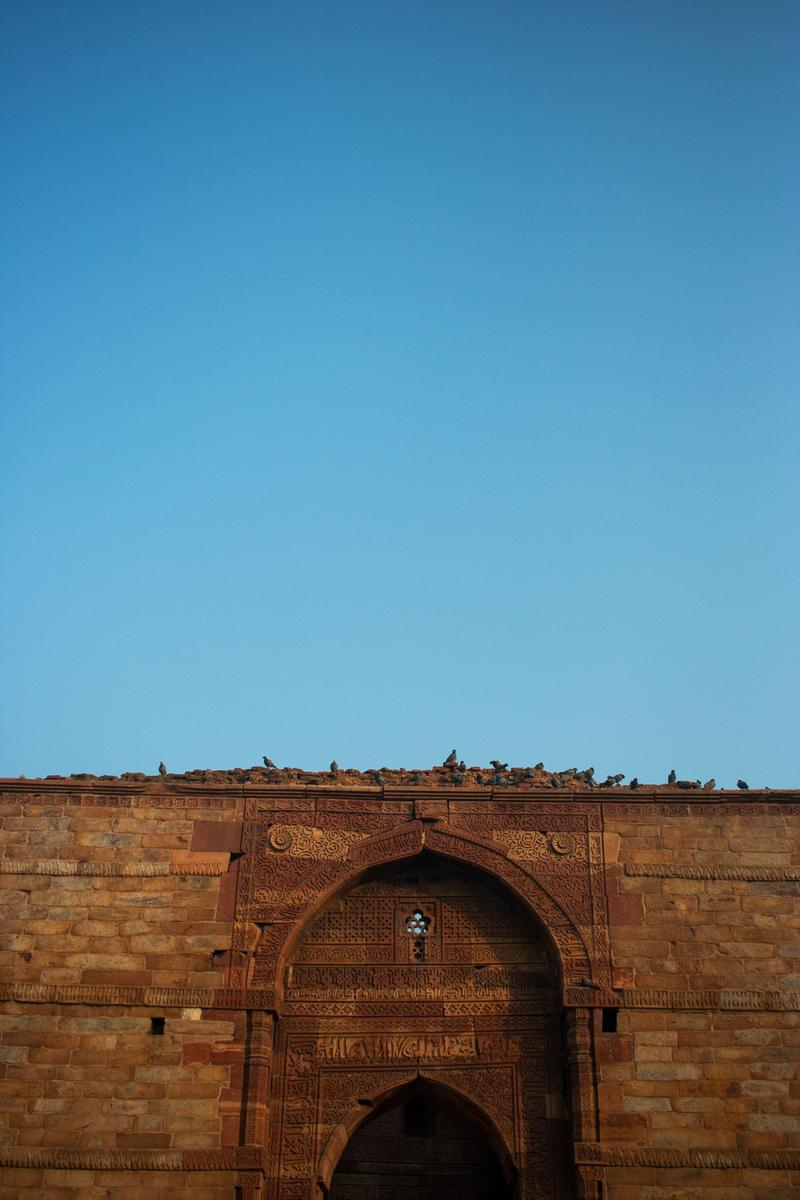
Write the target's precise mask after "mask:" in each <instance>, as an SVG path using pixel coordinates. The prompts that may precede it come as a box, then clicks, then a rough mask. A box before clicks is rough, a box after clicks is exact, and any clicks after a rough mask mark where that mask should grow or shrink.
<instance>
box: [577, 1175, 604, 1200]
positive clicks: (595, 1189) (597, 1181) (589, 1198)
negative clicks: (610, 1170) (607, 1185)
mask: <svg viewBox="0 0 800 1200" xmlns="http://www.w3.org/2000/svg"><path fill="white" fill-rule="evenodd" d="M577 1178H578V1200H599V1197H600V1196H602V1195H603V1191H602V1185H603V1183H604V1182H605V1171H604V1170H603V1168H602V1167H578V1170H577Z"/></svg>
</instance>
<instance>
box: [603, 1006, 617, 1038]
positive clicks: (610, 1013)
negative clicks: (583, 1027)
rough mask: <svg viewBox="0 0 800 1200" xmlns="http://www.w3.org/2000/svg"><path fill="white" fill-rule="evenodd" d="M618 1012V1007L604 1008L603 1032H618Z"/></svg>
mask: <svg viewBox="0 0 800 1200" xmlns="http://www.w3.org/2000/svg"><path fill="white" fill-rule="evenodd" d="M618 1012H619V1009H618V1008H604V1009H603V1023H602V1025H601V1027H600V1028H601V1029H602V1031H603V1033H616V1032H617V1014H618Z"/></svg>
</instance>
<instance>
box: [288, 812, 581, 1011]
mask: <svg viewBox="0 0 800 1200" xmlns="http://www.w3.org/2000/svg"><path fill="white" fill-rule="evenodd" d="M423 850H429V851H431V852H432V853H434V854H437V855H441V856H442V857H443V858H449V859H452V860H453V861H455V862H458V863H463V864H466V865H469V866H473V867H477V868H478V869H479V870H480V871H482V872H484V873H486V874H488V875H490V876H493V877H494V878H496V879H498V880H499V881H500V882H501V883H503V884H505V886H506V887H507V888H508V889H509V890H510V891H511V893H512V894H513V895H514V896H515V898H516V899H517V900H518V901H519V902H520V903H521V905H522V907H523V908H524V909H525V910H526V911H527V912H528V913H529V914H530V915H531V916H532V917H533V919H534V921H535V923H536V925H537V926H538V928H539V929H540V931H541V932H542V934H543V937H544V941H545V944H546V945H547V948H548V951H549V953H550V957H551V959H552V962H553V965H554V967H555V969H556V972H557V975H558V979H559V983H560V984H561V985H562V986H563V987H567V986H569V985H574V984H576V983H577V982H578V981H579V980H580V979H581V978H582V977H583V976H585V975H591V974H592V973H593V971H592V955H591V952H590V950H589V948H588V946H587V944H586V940H585V938H584V936H583V935H582V934H581V932H580V930H579V929H578V928H577V927H576V925H575V924H574V922H573V921H572V920H571V918H570V917H569V915H568V914H567V913H566V911H565V910H564V908H563V907H562V906H561V905H560V904H559V903H558V901H557V900H555V899H554V898H553V896H551V895H550V893H549V892H548V891H547V889H546V888H545V887H544V885H543V884H542V882H541V881H540V880H539V879H537V878H535V877H534V876H532V875H530V874H529V873H528V872H527V871H525V870H524V869H523V868H522V867H520V866H519V865H518V864H517V863H515V862H514V861H512V860H511V859H510V858H509V857H508V853H507V851H506V850H505V849H504V848H503V847H501V846H498V845H497V843H495V842H492V841H489V840H487V839H485V838H482V837H479V836H478V835H476V834H474V833H472V832H470V831H467V830H464V829H458V828H456V827H455V826H453V825H448V824H445V823H444V822H439V821H437V822H435V823H432V824H431V823H428V822H422V821H409V822H407V823H406V824H404V825H399V826H397V827H396V828H395V829H393V830H391V831H389V832H386V833H380V834H376V835H375V836H374V837H370V838H365V839H364V840H363V841H359V842H356V843H354V844H353V845H352V846H351V847H350V850H349V853H348V856H347V860H346V861H345V862H343V863H342V869H341V871H340V872H338V873H337V878H336V879H335V880H334V881H333V882H332V883H331V884H330V885H329V886H328V887H326V888H324V889H322V890H320V892H319V894H318V895H317V896H316V897H315V899H314V901H313V902H312V903H311V904H310V905H308V907H307V908H306V909H305V910H304V911H303V912H302V913H301V914H300V916H299V917H298V918H297V920H296V921H294V923H293V924H292V925H291V926H290V927H289V929H288V932H287V935H286V937H285V938H284V940H283V943H282V945H281V946H280V947H279V948H278V951H277V958H276V963H275V967H276V970H275V989H276V1003H277V1004H278V1006H280V1004H281V1001H282V999H283V990H284V981H285V968H286V966H287V964H288V962H289V960H290V958H291V956H292V953H293V952H294V950H295V948H296V947H297V945H298V943H299V942H300V940H301V939H302V937H303V935H304V932H305V930H306V929H307V928H308V927H309V925H310V924H311V923H312V922H313V921H314V920H315V919H316V917H317V916H318V915H319V913H320V912H321V911H322V910H323V908H324V907H325V906H326V905H327V904H329V903H330V902H331V901H332V900H334V899H335V898H336V897H337V896H339V895H342V894H343V893H344V892H346V891H348V890H349V889H350V888H352V887H354V886H356V884H358V882H359V881H360V880H361V878H362V877H363V875H364V874H365V873H366V872H367V871H368V870H370V869H372V868H375V867H380V866H383V865H388V864H389V863H392V862H397V861H399V860H401V859H405V858H413V857H415V856H416V855H418V854H420V853H421V852H422V851H423Z"/></svg>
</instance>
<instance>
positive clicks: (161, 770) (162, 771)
mask: <svg viewBox="0 0 800 1200" xmlns="http://www.w3.org/2000/svg"><path fill="white" fill-rule="evenodd" d="M158 773H159V775H166V773H167V768H166V767H165V766H164V764H163V762H160V763H159V764H158Z"/></svg>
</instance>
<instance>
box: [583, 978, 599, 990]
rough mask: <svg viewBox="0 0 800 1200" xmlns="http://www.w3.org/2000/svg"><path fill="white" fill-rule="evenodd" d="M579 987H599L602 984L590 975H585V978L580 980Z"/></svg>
mask: <svg viewBox="0 0 800 1200" xmlns="http://www.w3.org/2000/svg"><path fill="white" fill-rule="evenodd" d="M578 987H588V988H599V987H600V984H599V983H595V981H594V980H593V979H590V978H589V976H588V975H584V977H583V979H579V980H578Z"/></svg>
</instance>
